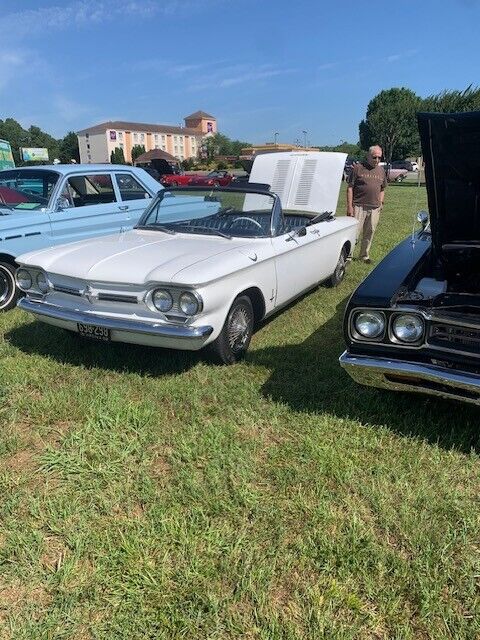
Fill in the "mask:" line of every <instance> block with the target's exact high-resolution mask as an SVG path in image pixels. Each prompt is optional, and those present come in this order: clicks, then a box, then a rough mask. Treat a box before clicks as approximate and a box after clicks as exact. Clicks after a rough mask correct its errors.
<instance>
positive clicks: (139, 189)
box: [115, 171, 152, 229]
mask: <svg viewBox="0 0 480 640" xmlns="http://www.w3.org/2000/svg"><path fill="white" fill-rule="evenodd" d="M115 182H116V185H117V191H118V193H119V196H120V200H121V201H122V204H121V207H122V208H123V211H125V213H126V216H127V222H126V225H125V226H128V227H129V228H130V229H131V228H132V227H133V226H134V225H135V224H136V223H137V222H138V220H139V218H140V216H141V215H142V213H143V212H144V211H145V209H146V208H147V206H148V205H149V204H150V202H151V199H152V196H151V195H150V193H149V191H148V190H147V189H146V188H145V186H144V185H143V184H142V183H141V182H140V180H139V179H138V178H137V176H134V175H132V174H131V173H129V172H128V171H125V172H123V171H121V172H120V171H119V172H116V173H115Z"/></svg>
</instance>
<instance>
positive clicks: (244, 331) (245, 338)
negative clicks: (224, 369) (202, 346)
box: [208, 296, 255, 364]
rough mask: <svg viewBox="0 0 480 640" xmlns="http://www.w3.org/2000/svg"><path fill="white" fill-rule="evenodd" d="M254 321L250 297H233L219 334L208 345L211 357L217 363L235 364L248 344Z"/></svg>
mask: <svg viewBox="0 0 480 640" xmlns="http://www.w3.org/2000/svg"><path fill="white" fill-rule="evenodd" d="M254 322H255V316H254V313H253V307H252V302H251V300H250V298H249V297H248V296H239V297H238V298H235V300H234V301H233V304H232V306H231V307H230V311H229V312H228V315H227V319H226V320H225V324H224V325H223V328H222V330H221V332H220V334H219V335H218V337H217V338H216V339H215V340H214V341H213V342H212V343H211V344H210V345H209V346H208V349H209V351H210V354H211V355H212V357H213V359H214V360H215V361H216V362H218V363H219V364H235V362H238V361H239V360H241V359H242V358H243V357H244V356H245V354H246V352H247V349H248V347H249V345H250V340H251V339H252V334H253V325H254Z"/></svg>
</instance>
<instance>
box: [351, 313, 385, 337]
mask: <svg viewBox="0 0 480 640" xmlns="http://www.w3.org/2000/svg"><path fill="white" fill-rule="evenodd" d="M353 329H354V331H355V333H356V337H357V338H360V339H363V340H376V339H377V338H380V337H381V336H382V335H383V333H384V332H385V315H384V314H383V313H382V312H381V311H360V312H359V313H357V314H356V315H355V316H354V319H353Z"/></svg>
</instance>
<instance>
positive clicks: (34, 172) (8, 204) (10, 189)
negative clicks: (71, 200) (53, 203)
mask: <svg viewBox="0 0 480 640" xmlns="http://www.w3.org/2000/svg"><path fill="white" fill-rule="evenodd" d="M58 178H59V175H58V173H56V172H55V171H39V170H38V169H26V170H19V169H11V170H7V171H0V207H3V208H7V209H12V210H23V211H25V210H34V209H42V208H43V207H47V206H48V204H49V202H50V198H51V195H52V191H53V188H54V186H55V185H56V183H57V180H58Z"/></svg>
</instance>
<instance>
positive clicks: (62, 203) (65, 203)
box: [55, 196, 72, 211]
mask: <svg viewBox="0 0 480 640" xmlns="http://www.w3.org/2000/svg"><path fill="white" fill-rule="evenodd" d="M71 206H72V205H71V204H70V202H69V200H68V198H65V197H64V196H60V197H59V198H58V200H57V206H56V207H55V211H65V209H70V207H71Z"/></svg>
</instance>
